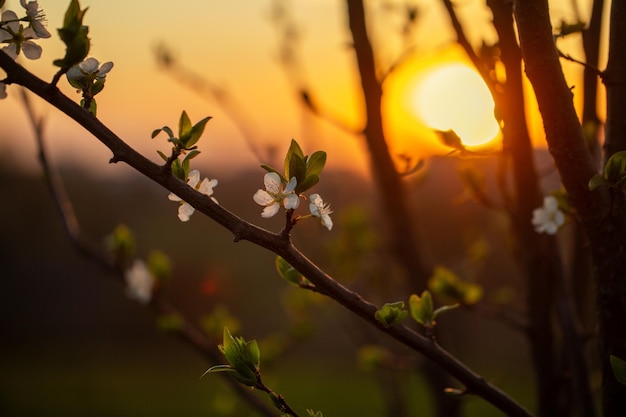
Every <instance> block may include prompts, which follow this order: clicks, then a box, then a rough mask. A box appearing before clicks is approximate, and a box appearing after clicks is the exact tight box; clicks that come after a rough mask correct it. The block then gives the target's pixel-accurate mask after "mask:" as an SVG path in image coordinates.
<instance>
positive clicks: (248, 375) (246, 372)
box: [220, 327, 261, 387]
mask: <svg viewBox="0 0 626 417" xmlns="http://www.w3.org/2000/svg"><path fill="white" fill-rule="evenodd" d="M220 350H221V351H222V353H224V357H225V358H226V360H227V361H228V363H229V364H230V365H231V366H232V367H233V368H234V369H235V371H236V373H235V374H234V375H233V376H234V377H235V379H237V380H238V381H239V382H241V383H242V384H245V385H248V386H250V387H254V386H256V384H257V382H258V381H257V372H258V368H259V364H260V356H261V354H260V351H259V347H258V345H257V342H256V340H252V341H250V342H246V341H245V340H244V339H243V338H242V337H238V338H235V337H233V336H232V335H231V334H230V331H229V330H228V327H224V341H223V342H222V345H221V346H220Z"/></svg>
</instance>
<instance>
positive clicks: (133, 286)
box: [124, 259, 155, 304]
mask: <svg viewBox="0 0 626 417" xmlns="http://www.w3.org/2000/svg"><path fill="white" fill-rule="evenodd" d="M124 277H125V278H126V285H127V294H128V296H129V297H130V298H133V299H135V300H137V301H139V302H140V303H142V304H147V303H149V302H150V299H151V298H152V290H153V289H154V284H155V278H154V276H153V275H152V273H150V271H149V270H148V267H147V266H146V264H145V262H143V261H141V260H139V259H137V260H135V262H133V265H132V266H131V267H130V268H129V269H127V270H126V273H125V274H124Z"/></svg>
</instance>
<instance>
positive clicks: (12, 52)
mask: <svg viewBox="0 0 626 417" xmlns="http://www.w3.org/2000/svg"><path fill="white" fill-rule="evenodd" d="M2 50H3V51H4V52H5V53H6V54H7V55H8V56H10V57H11V58H13V59H15V58H17V45H15V44H14V43H10V44H8V45H7V46H5V47H4V48H2Z"/></svg>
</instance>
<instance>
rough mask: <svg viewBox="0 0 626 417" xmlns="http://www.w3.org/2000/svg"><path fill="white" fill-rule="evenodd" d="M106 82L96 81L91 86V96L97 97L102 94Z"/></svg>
mask: <svg viewBox="0 0 626 417" xmlns="http://www.w3.org/2000/svg"><path fill="white" fill-rule="evenodd" d="M105 81H106V79H102V80H96V81H95V82H94V83H93V84H92V85H91V95H92V96H95V95H96V94H98V93H100V92H101V91H102V90H103V89H104V82H105Z"/></svg>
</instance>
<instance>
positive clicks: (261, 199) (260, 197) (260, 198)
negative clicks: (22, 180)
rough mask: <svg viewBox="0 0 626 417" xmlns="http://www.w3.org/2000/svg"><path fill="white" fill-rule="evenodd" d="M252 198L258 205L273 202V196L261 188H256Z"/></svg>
mask: <svg viewBox="0 0 626 417" xmlns="http://www.w3.org/2000/svg"><path fill="white" fill-rule="evenodd" d="M252 199H253V200H254V202H255V203H257V204H258V205H260V206H267V205H269V204H272V203H273V202H274V197H272V196H271V195H269V194H268V192H267V191H265V190H261V189H259V190H257V192H256V193H254V195H253V196H252Z"/></svg>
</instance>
